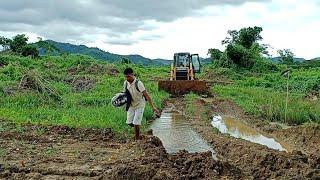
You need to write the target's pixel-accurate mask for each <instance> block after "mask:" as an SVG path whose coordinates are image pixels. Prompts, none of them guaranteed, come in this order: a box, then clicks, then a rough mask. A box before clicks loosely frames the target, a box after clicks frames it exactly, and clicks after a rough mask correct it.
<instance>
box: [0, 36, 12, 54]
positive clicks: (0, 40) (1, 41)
mask: <svg viewBox="0 0 320 180" xmlns="http://www.w3.org/2000/svg"><path fill="white" fill-rule="evenodd" d="M11 41H12V40H11V39H8V38H5V37H0V46H2V50H3V51H5V50H8V49H9V48H10V44H11Z"/></svg>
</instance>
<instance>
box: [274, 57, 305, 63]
mask: <svg viewBox="0 0 320 180" xmlns="http://www.w3.org/2000/svg"><path fill="white" fill-rule="evenodd" d="M271 60H272V61H273V62H275V63H279V62H280V61H281V57H273V58H271ZM293 61H294V62H300V63H301V62H304V61H306V59H304V58H296V57H294V58H293Z"/></svg>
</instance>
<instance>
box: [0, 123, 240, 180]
mask: <svg viewBox="0 0 320 180" xmlns="http://www.w3.org/2000/svg"><path fill="white" fill-rule="evenodd" d="M0 125H1V126H0V127H1V128H0V179H1V178H4V179H32V178H34V179H88V178H92V179H212V178H213V179H218V178H228V179H242V178H244V177H245V176H244V174H243V173H242V172H241V170H240V169H238V168H236V167H235V166H233V165H230V164H229V163H227V162H220V161H215V160H213V159H212V156H211V153H194V154H190V153H187V152H184V151H181V152H179V153H177V154H174V155H170V154H167V153H166V152H165V150H164V147H163V146H162V143H161V141H160V140H159V139H158V138H156V137H153V136H144V138H143V140H141V141H138V142H134V141H131V140H123V139H122V140H119V139H117V138H115V136H114V134H113V133H112V131H111V130H110V129H102V130H98V129H75V128H69V127H64V126H46V127H45V126H34V125H22V126H16V125H13V124H11V123H8V122H7V121H3V120H0Z"/></svg>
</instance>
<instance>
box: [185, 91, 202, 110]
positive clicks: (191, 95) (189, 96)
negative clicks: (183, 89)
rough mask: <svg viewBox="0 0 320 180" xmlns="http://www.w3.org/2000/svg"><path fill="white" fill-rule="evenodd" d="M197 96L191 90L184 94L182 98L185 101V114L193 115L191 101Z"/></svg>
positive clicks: (197, 96)
mask: <svg viewBox="0 0 320 180" xmlns="http://www.w3.org/2000/svg"><path fill="white" fill-rule="evenodd" d="M198 98H200V97H199V95H197V94H194V93H192V92H191V93H189V94H186V95H185V97H184V100H185V102H186V109H185V113H186V115H187V116H194V113H195V112H194V106H193V101H194V100H195V99H198Z"/></svg>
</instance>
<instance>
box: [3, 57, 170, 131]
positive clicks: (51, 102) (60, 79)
mask: <svg viewBox="0 0 320 180" xmlns="http://www.w3.org/2000/svg"><path fill="white" fill-rule="evenodd" d="M127 66H130V67H132V68H133V69H134V70H135V72H136V75H137V77H138V78H139V79H140V80H142V81H143V82H144V84H145V86H146V88H147V90H148V92H149V93H150V94H151V96H152V98H153V101H154V103H155V104H156V106H157V107H158V108H160V107H161V102H162V101H163V100H164V99H165V98H167V97H168V94H167V93H165V92H159V91H158V89H157V82H156V81H155V80H154V78H159V77H166V76H167V72H166V71H167V69H166V68H156V67H143V66H138V65H127V64H109V63H105V62H103V61H98V60H95V59H93V58H90V57H88V56H81V55H65V56H57V57H54V56H47V57H42V58H39V59H31V58H22V57H18V56H0V117H1V118H2V119H6V120H10V121H12V122H16V123H22V122H31V123H36V124H38V123H39V124H58V125H67V126H72V127H95V128H108V127H110V128H112V129H113V130H114V131H115V132H117V133H123V132H126V131H129V128H128V127H127V126H126V124H125V120H126V112H125V109H124V107H121V108H114V107H112V106H111V104H110V100H111V98H112V97H113V96H114V94H115V93H118V92H120V91H122V88H123V82H124V77H123V74H122V72H123V70H124V69H125V68H126V67H127ZM152 114H153V113H152V110H151V108H150V107H149V106H148V105H147V106H146V110H145V114H144V118H143V121H146V120H147V119H149V118H150V117H151V116H152ZM144 124H145V123H144Z"/></svg>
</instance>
